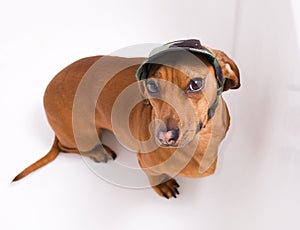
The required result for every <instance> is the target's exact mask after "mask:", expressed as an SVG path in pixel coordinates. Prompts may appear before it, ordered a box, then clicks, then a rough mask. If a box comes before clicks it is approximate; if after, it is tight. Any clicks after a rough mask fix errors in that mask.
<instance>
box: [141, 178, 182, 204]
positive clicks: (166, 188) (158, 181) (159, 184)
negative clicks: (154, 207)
mask: <svg viewBox="0 0 300 230" xmlns="http://www.w3.org/2000/svg"><path fill="white" fill-rule="evenodd" d="M147 176H148V179H149V182H150V184H151V186H152V188H153V189H154V191H155V192H156V193H157V194H158V195H160V196H163V197H165V198H167V199H169V198H171V197H174V198H176V197H177V195H178V194H179V192H178V188H179V184H178V183H177V182H176V180H175V179H173V178H172V177H170V176H168V175H167V174H161V175H149V174H147Z"/></svg>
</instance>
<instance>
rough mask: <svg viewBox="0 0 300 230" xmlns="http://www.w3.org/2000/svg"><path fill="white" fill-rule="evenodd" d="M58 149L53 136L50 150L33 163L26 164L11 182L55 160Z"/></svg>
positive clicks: (56, 141) (56, 140)
mask: <svg viewBox="0 0 300 230" xmlns="http://www.w3.org/2000/svg"><path fill="white" fill-rule="evenodd" d="M59 152H60V149H59V147H58V139H57V137H55V139H54V143H53V145H52V147H51V149H50V151H49V152H48V153H47V154H46V156H44V157H43V158H41V159H39V160H38V161H37V162H35V163H33V164H32V165H30V166H28V167H27V168H26V169H24V170H23V171H22V172H21V173H19V174H18V175H17V176H16V177H15V178H14V179H13V180H12V182H15V181H18V180H20V179H22V178H23V177H25V176H27V175H28V174H30V173H32V172H33V171H35V170H37V169H39V168H41V167H43V166H44V165H46V164H48V163H50V162H51V161H53V160H55V158H56V157H57V156H58V154H59Z"/></svg>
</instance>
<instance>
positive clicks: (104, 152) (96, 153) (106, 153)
mask: <svg viewBox="0 0 300 230" xmlns="http://www.w3.org/2000/svg"><path fill="white" fill-rule="evenodd" d="M82 155H83V156H85V157H89V158H90V159H92V160H93V161H95V162H97V163H100V162H105V163H107V162H108V161H109V160H114V159H116V158H117V154H116V153H115V152H114V151H112V150H111V149H110V148H109V147H107V146H105V145H97V146H96V147H95V148H94V149H92V150H91V151H89V152H85V153H82Z"/></svg>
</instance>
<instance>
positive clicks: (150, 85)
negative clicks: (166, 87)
mask: <svg viewBox="0 0 300 230" xmlns="http://www.w3.org/2000/svg"><path fill="white" fill-rule="evenodd" d="M146 86H147V90H148V92H149V93H152V94H153V93H158V91H159V89H158V86H157V84H156V83H155V81H152V80H150V81H147V83H146Z"/></svg>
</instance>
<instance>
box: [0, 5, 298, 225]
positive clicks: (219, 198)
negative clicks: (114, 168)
mask: <svg viewBox="0 0 300 230" xmlns="http://www.w3.org/2000/svg"><path fill="white" fill-rule="evenodd" d="M238 2H239V3H238ZM292 2H293V4H294V5H293V6H294V8H291V4H289V3H290V2H289V1H286V0H275V1H274V0H264V1H261V0H248V1H246V0H245V1H238V0H228V1H222V0H220V1H217V0H216V1H204V0H203V1H192V0H187V1H185V4H183V3H182V2H181V1H171V0H168V1H164V2H163V3H161V1H157V2H156V1H153V3H151V4H150V2H146V1H145V2H141V1H137V0H131V1H126V3H124V2H122V3H117V2H116V1H110V2H109V3H106V2H105V3H104V2H101V1H99V2H96V1H92V0H89V1H84V2H83V1H82V2H80V1H68V0H67V1H64V2H61V1H60V2H59V1H57V2H56V1H51V2H49V3H47V4H44V3H41V2H40V1H37V0H29V1H26V2H25V1H17V2H13V3H9V2H8V3H6V4H5V5H4V6H3V7H1V9H0V28H1V36H0V41H1V44H0V50H1V51H0V76H1V84H0V102H1V106H2V109H1V115H0V118H1V119H0V127H1V131H0V140H1V146H2V147H1V149H2V151H1V156H2V161H1V163H0V173H1V176H0V195H1V196H0V229H10V230H15V229H32V230H34V229H45V230H46V229H91V230H92V229H141V228H143V229H174V230H175V229H207V230H227V229H228V230H232V229H234V230H240V229H243V230H247V229H249V230H253V229H255V230H260V229H274V230H276V229H299V228H300V220H299V204H300V196H299V194H300V182H299V181H300V180H299V176H300V147H299V138H300V132H299V130H300V100H299V98H300V81H299V77H298V76H299V74H300V71H299V64H300V62H299V50H300V49H299V47H300V45H299V44H300V27H299V23H296V22H299V18H297V17H298V15H300V11H297V9H299V4H297V3H296V1H292ZM297 7H298V8H297ZM293 9H294V11H293ZM215 11H217V12H215ZM213 12H215V13H213ZM296 26H297V27H296ZM297 32H298V38H297ZM184 37H199V38H202V39H203V40H204V42H205V43H206V44H208V45H211V46H213V47H218V48H220V49H222V50H225V51H226V52H227V53H228V54H229V55H231V56H233V58H234V60H236V62H237V63H238V65H239V67H240V70H241V79H242V88H241V89H240V90H238V91H232V92H227V93H226V95H225V97H226V100H227V102H228V105H229V107H230V111H231V114H232V121H233V124H232V127H231V129H230V133H229V135H228V138H227V139H226V141H225V143H224V145H223V147H222V149H221V152H220V160H219V165H218V170H217V173H216V174H215V175H213V176H210V177H207V178H204V179H201V180H197V179H185V178H178V181H179V183H180V184H181V187H180V193H181V194H180V196H179V197H178V199H176V200H175V199H174V200H164V199H161V198H159V197H158V196H157V195H156V194H155V193H154V192H153V191H152V190H151V189H144V190H131V189H124V188H120V187H117V186H114V185H112V184H109V183H107V182H105V181H104V180H102V179H99V177H97V176H96V175H95V174H93V173H92V172H91V171H90V170H89V168H88V167H87V165H86V164H85V163H84V161H83V160H82V159H81V157H80V156H77V155H66V154H61V155H60V156H59V157H58V158H57V159H56V160H55V162H53V163H51V164H49V165H47V166H46V167H44V168H42V169H41V170H39V171H38V172H36V173H34V174H32V175H30V176H28V177H27V178H25V179H24V180H22V181H20V182H19V183H16V184H10V181H11V179H12V178H13V177H14V176H15V175H16V174H17V173H18V172H19V171H20V170H22V169H23V168H24V167H26V166H28V165H29V164H30V163H32V162H33V161H35V160H36V159H39V158H40V157H41V156H43V155H44V154H45V153H46V152H47V151H48V148H49V147H50V146H51V143H52V139H53V133H52V131H51V129H50V127H49V125H48V124H47V121H46V118H45V115H44V111H43V107H42V97H43V91H44V89H45V87H46V86H47V84H48V82H49V81H50V80H51V78H52V77H53V76H54V75H55V74H56V73H57V72H58V71H59V70H61V69H62V68H63V67H64V66H66V65H67V64H69V63H70V62H72V61H74V60H76V59H79V58H81V57H84V56H89V55H96V54H107V53H110V52H113V51H114V50H116V49H118V48H122V47H124V46H128V45H132V44H137V43H143V42H160V43H163V42H166V41H171V40H175V39H179V38H184ZM297 45H298V47H297ZM116 173H118V172H116Z"/></svg>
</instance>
